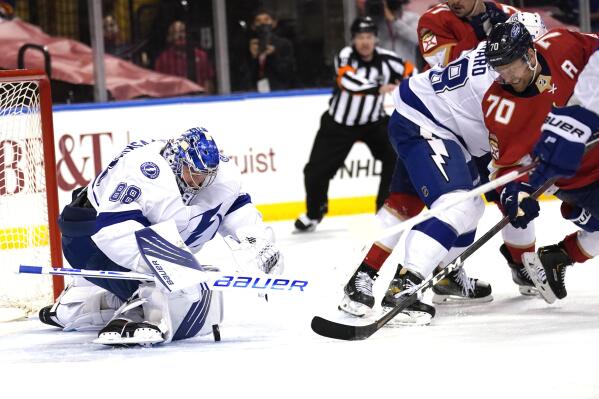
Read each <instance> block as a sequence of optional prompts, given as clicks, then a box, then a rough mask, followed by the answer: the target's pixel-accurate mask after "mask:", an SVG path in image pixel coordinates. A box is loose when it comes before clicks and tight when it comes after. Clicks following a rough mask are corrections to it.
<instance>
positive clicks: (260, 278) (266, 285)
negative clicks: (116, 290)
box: [18, 265, 308, 292]
mask: <svg viewBox="0 0 599 399" xmlns="http://www.w3.org/2000/svg"><path fill="white" fill-rule="evenodd" d="M18 272H19V273H28V274H49V275H59V276H77V277H85V278H108V279H118V280H137V281H156V280H157V277H156V276H154V275H153V274H146V273H136V272H116V271H106V270H84V269H71V268H62V269H59V268H54V267H45V266H28V265H20V266H19V269H18ZM200 274H202V276H200ZM198 276H200V277H199V278H200V281H199V282H198V286H199V287H200V289H201V290H214V291H224V290H229V289H246V290H247V291H253V292H278V291H286V292H304V288H306V287H307V286H308V281H306V280H296V279H291V278H285V277H284V276H276V277H275V276H272V275H268V274H259V275H258V274H257V275H237V274H230V273H221V272H212V271H206V272H198ZM156 282H157V281H156ZM157 284H158V282H157Z"/></svg>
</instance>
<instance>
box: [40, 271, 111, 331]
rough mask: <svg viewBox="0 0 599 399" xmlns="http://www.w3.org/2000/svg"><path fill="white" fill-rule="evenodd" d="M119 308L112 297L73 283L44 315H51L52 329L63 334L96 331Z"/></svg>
mask: <svg viewBox="0 0 599 399" xmlns="http://www.w3.org/2000/svg"><path fill="white" fill-rule="evenodd" d="M121 304H122V302H121V300H120V299H118V298H117V297H116V296H115V295H114V294H112V293H110V292H108V291H106V290H104V289H102V288H100V287H98V286H95V285H93V284H91V283H90V282H88V281H86V280H83V279H76V280H75V281H74V282H73V283H71V284H69V285H68V286H67V287H66V288H65V289H64V291H63V292H62V294H61V295H60V296H59V297H58V299H57V300H56V302H55V303H54V305H52V308H51V309H50V310H49V312H46V313H47V314H49V315H51V320H52V321H54V322H55V324H54V325H58V326H60V327H62V328H63V329H64V331H73V330H75V331H97V330H100V329H101V328H102V327H104V326H105V325H106V323H107V322H108V321H109V320H110V319H111V318H112V317H113V315H114V313H115V311H116V310H117V309H118V308H119V307H120V306H121ZM40 315H41V313H40ZM42 321H43V322H45V321H44V320H42ZM45 323H46V324H50V323H48V322H45Z"/></svg>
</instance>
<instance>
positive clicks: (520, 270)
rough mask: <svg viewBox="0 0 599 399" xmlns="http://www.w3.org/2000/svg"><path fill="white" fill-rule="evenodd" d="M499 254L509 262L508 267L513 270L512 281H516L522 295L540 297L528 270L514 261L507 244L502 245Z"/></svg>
mask: <svg viewBox="0 0 599 399" xmlns="http://www.w3.org/2000/svg"><path fill="white" fill-rule="evenodd" d="M499 252H501V254H502V255H503V257H504V258H505V260H506V261H507V264H508V266H509V267H510V269H511V270H512V280H513V281H514V283H516V284H517V285H518V289H519V290H520V294H522V295H526V296H534V295H538V294H539V290H537V288H536V287H535V285H534V283H533V282H532V280H531V278H530V274H529V273H528V270H527V269H526V268H525V267H524V265H523V264H522V263H516V262H515V261H514V260H513V259H512V255H511V254H510V251H509V250H508V249H507V247H506V245H505V244H502V245H501V247H499Z"/></svg>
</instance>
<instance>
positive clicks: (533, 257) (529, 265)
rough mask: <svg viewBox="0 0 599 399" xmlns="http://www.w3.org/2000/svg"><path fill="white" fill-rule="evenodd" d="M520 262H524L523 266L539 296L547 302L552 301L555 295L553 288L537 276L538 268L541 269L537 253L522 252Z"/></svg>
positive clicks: (550, 302)
mask: <svg viewBox="0 0 599 399" xmlns="http://www.w3.org/2000/svg"><path fill="white" fill-rule="evenodd" d="M522 263H524V267H525V268H526V270H527V271H528V275H529V276H530V279H531V280H532V282H533V284H534V285H535V287H536V288H537V290H538V291H539V294H540V295H541V297H542V298H543V299H544V300H545V302H547V303H549V304H552V303H554V302H555V301H556V299H557V297H556V296H555V294H554V293H553V290H552V289H551V287H550V286H549V284H548V283H547V282H543V280H541V278H540V277H539V270H542V269H543V265H542V264H541V259H539V255H537V254H536V253H534V252H525V253H524V254H522Z"/></svg>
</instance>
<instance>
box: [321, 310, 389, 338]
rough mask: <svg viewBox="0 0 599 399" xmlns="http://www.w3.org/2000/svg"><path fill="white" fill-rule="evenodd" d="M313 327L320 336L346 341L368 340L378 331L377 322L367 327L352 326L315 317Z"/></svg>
mask: <svg viewBox="0 0 599 399" xmlns="http://www.w3.org/2000/svg"><path fill="white" fill-rule="evenodd" d="M311 326H312V331H314V332H315V333H316V334H318V335H322V336H323V337H327V338H334V339H341V340H345V341H359V340H363V339H366V338H368V337H370V336H371V335H372V334H374V333H375V332H376V330H377V329H378V328H377V323H376V322H375V323H372V324H367V325H365V326H351V325H348V324H341V323H337V322H335V321H331V320H327V319H323V318H322V317H319V316H314V318H313V319H312V324H311Z"/></svg>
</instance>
